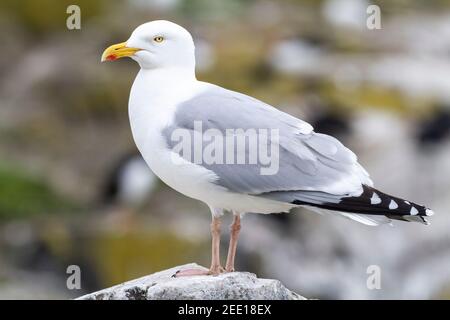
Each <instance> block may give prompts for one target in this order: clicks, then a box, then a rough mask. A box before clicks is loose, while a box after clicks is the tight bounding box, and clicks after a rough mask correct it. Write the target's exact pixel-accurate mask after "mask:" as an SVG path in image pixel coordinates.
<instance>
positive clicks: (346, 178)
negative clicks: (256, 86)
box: [163, 86, 372, 202]
mask: <svg viewBox="0 0 450 320" xmlns="http://www.w3.org/2000/svg"><path fill="white" fill-rule="evenodd" d="M195 122H197V123H201V126H202V132H205V131H206V130H208V129H214V130H215V131H216V132H220V133H221V134H223V135H228V134H227V132H229V131H227V130H232V131H233V132H236V129H239V130H241V134H245V133H242V132H245V131H246V130H249V129H254V130H258V132H259V130H266V131H264V132H266V133H268V134H267V137H266V138H267V140H268V142H269V144H272V145H274V146H275V147H276V149H274V150H276V152H271V154H270V157H269V158H270V159H271V160H272V162H271V163H268V162H265V164H264V165H265V166H266V167H267V168H271V169H273V170H268V171H270V174H262V170H261V169H262V167H264V165H262V164H261V163H260V162H257V163H248V162H246V163H243V164H236V163H228V164H227V163H225V161H224V162H222V163H206V162H201V163H197V164H199V165H202V166H203V167H205V168H207V169H209V170H211V171H213V172H214V173H215V174H216V175H217V177H218V179H217V181H216V183H217V184H219V185H220V186H223V187H225V188H227V189H228V190H230V191H232V192H237V193H245V194H251V195H259V196H264V197H269V198H274V199H277V200H280V201H283V202H292V201H294V200H295V199H297V200H298V197H299V191H308V192H304V196H305V197H306V198H308V201H319V202H321V201H326V202H338V201H339V199H340V198H341V197H342V196H348V195H353V194H358V193H361V192H362V184H366V185H372V182H371V180H370V178H369V176H368V174H367V172H366V171H365V170H364V169H363V168H362V167H361V166H360V165H359V164H358V162H357V158H356V156H355V155H354V154H353V152H351V151H350V150H349V149H347V148H346V147H345V146H343V145H342V144H341V143H340V142H339V141H338V140H336V139H335V138H333V137H331V136H327V135H324V134H319V133H315V132H314V131H313V128H312V127H311V126H310V125H309V124H308V123H306V122H304V121H302V120H299V119H297V118H295V117H293V116H290V115H288V114H286V113H284V112H281V111H279V110H277V109H275V108H273V107H271V106H270V105H267V104H265V103H263V102H261V101H259V100H256V99H254V98H252V97H249V96H246V95H243V94H240V93H237V92H233V91H230V90H226V89H223V88H221V87H217V86H211V88H210V89H208V90H207V91H205V92H204V93H202V94H200V95H198V96H196V97H194V98H192V99H190V100H188V101H185V102H183V103H182V104H180V105H179V106H178V107H177V110H176V113H175V118H174V121H173V123H172V124H171V125H169V126H168V127H167V128H165V130H164V131H163V134H164V136H165V138H166V142H167V144H168V146H169V147H172V148H173V147H174V145H175V143H176V142H175V141H173V132H174V131H175V130H176V129H184V130H187V131H189V132H190V133H191V134H194V132H195V131H196V130H198V127H196V126H195ZM271 130H272V131H271ZM273 130H275V131H273ZM271 132H275V133H276V137H275V136H274V135H271V134H270V133H271ZM236 135H237V136H238V135H239V134H235V136H236ZM269 148H270V147H269ZM271 150H272V149H271ZM226 151H227V150H224V152H226ZM228 151H229V150H228ZM234 152H239V151H237V150H236V149H234ZM240 152H244V153H245V156H246V159H247V160H248V158H249V156H250V155H249V152H251V150H250V148H249V145H246V146H245V149H244V150H242V149H240ZM188 160H189V161H191V162H194V161H192V159H188ZM294 198H295V199H294Z"/></svg>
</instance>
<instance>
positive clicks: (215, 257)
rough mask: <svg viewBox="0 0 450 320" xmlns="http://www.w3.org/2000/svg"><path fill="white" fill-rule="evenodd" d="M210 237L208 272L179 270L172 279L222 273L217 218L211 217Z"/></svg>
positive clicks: (218, 222) (202, 270) (204, 270)
mask: <svg viewBox="0 0 450 320" xmlns="http://www.w3.org/2000/svg"><path fill="white" fill-rule="evenodd" d="M211 236H212V252H211V253H212V255H211V267H210V268H209V270H207V269H206V268H205V269H186V270H180V271H178V272H177V273H175V274H174V275H173V276H174V277H184V276H204V275H218V274H220V273H222V272H224V269H223V268H222V266H221V265H220V218H218V217H213V220H212V223H211Z"/></svg>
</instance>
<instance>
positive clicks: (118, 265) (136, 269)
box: [89, 231, 209, 285]
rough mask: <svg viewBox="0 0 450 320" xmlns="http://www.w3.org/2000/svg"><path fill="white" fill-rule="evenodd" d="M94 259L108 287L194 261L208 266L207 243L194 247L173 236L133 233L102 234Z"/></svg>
mask: <svg viewBox="0 0 450 320" xmlns="http://www.w3.org/2000/svg"><path fill="white" fill-rule="evenodd" d="M94 243H95V245H94V246H90V248H89V250H90V255H91V256H92V257H94V259H95V260H96V265H97V268H98V270H99V271H100V274H101V275H102V277H103V279H102V280H103V282H104V284H105V285H113V284H117V283H120V282H123V281H126V280H129V279H133V278H136V277H139V276H143V275H146V274H150V273H153V272H156V271H159V270H163V269H166V268H169V267H173V266H174V265H180V264H185V263H188V262H192V261H199V262H200V263H207V261H208V259H209V256H208V257H206V256H204V255H205V253H208V254H209V250H208V248H207V246H206V243H193V242H189V241H186V239H180V238H177V237H176V236H175V235H174V234H172V233H170V232H164V231H160V232H158V233H153V232H144V231H143V232H133V233H123V234H117V233H106V234H101V235H100V236H99V237H98V238H97V239H96V240H94Z"/></svg>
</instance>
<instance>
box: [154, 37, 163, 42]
mask: <svg viewBox="0 0 450 320" xmlns="http://www.w3.org/2000/svg"><path fill="white" fill-rule="evenodd" d="M153 40H155V42H163V40H164V38H163V37H161V36H158V37H154V38H153Z"/></svg>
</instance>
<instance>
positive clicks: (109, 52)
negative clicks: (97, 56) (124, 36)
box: [102, 42, 141, 62]
mask: <svg viewBox="0 0 450 320" xmlns="http://www.w3.org/2000/svg"><path fill="white" fill-rule="evenodd" d="M126 44H127V43H126V42H122V43H118V44H114V45H112V46H110V47H108V48H107V49H106V50H105V51H103V54H102V62H103V61H114V60H117V59H120V58H123V57H131V56H132V55H133V54H135V53H136V52H138V51H139V50H141V49H137V48H129V47H127V46H126Z"/></svg>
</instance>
